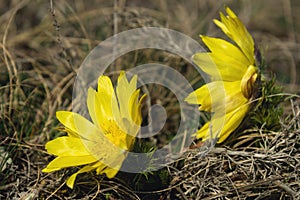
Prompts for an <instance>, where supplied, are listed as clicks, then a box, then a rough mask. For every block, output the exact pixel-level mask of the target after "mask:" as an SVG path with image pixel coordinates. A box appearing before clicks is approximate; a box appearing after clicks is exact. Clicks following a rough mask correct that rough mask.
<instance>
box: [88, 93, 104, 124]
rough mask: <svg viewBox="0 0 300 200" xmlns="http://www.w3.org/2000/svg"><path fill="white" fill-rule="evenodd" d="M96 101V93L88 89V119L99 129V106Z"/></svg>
mask: <svg viewBox="0 0 300 200" xmlns="http://www.w3.org/2000/svg"><path fill="white" fill-rule="evenodd" d="M97 100H98V99H97V98H96V91H95V90H94V89H92V88H89V89H88V96H87V107H88V111H89V114H90V117H91V119H92V121H93V122H94V124H95V125H96V126H97V127H98V128H100V127H101V126H100V121H99V119H100V117H99V115H100V114H101V106H100V104H99V102H98V101H97Z"/></svg>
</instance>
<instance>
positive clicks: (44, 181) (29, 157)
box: [0, 0, 300, 199]
mask: <svg viewBox="0 0 300 200" xmlns="http://www.w3.org/2000/svg"><path fill="white" fill-rule="evenodd" d="M51 2H52V1H50V0H49V1H41V0H21V1H8V0H6V1H4V3H2V4H1V5H0V38H1V42H0V48H1V49H2V51H1V53H0V58H1V61H0V142H1V146H0V156H2V157H3V158H4V159H2V160H0V182H1V184H0V199H159V198H160V199H196V198H198V199H205V198H206V199H280V198H281V199H293V198H294V199H297V198H299V192H300V191H299V188H300V183H299V169H300V168H299V167H300V164H299V161H300V158H299V153H300V152H299V151H300V147H299V134H300V133H299V128H300V126H299V123H300V121H299V97H295V98H292V99H291V101H290V102H291V104H289V100H287V101H286V102H285V104H284V105H285V106H284V108H285V109H284V115H283V116H282V118H281V122H282V123H281V127H280V128H279V129H277V130H276V131H274V130H268V129H266V128H264V127H263V126H261V127H255V126H253V127H252V128H251V129H246V130H241V132H240V133H244V134H241V135H240V136H239V137H240V138H239V139H238V141H240V143H238V144H235V145H234V144H233V143H231V144H230V143H228V146H222V147H217V148H215V149H213V151H211V152H210V153H209V154H207V156H206V157H204V158H201V157H199V155H198V153H199V152H198V151H199V150H191V151H189V152H187V153H186V154H185V155H184V156H183V158H182V159H181V160H180V161H178V162H176V163H174V165H172V166H169V168H168V169H163V170H161V171H159V172H155V173H154V174H153V175H151V174H149V175H148V176H149V177H148V180H147V179H146V178H145V176H144V175H132V174H126V173H119V174H118V176H117V177H116V178H115V179H112V180H109V179H106V178H105V177H102V176H96V175H95V174H93V173H89V174H85V175H82V176H79V177H78V180H77V186H76V188H75V189H74V190H70V189H68V188H67V187H66V186H65V185H64V181H65V179H66V177H68V176H69V175H70V174H71V173H72V171H74V169H70V170H61V171H59V172H56V173H51V174H45V173H42V172H41V169H42V168H44V167H45V166H46V165H47V163H48V162H49V161H50V160H51V159H52V158H53V157H52V156H51V155H48V154H47V153H46V151H45V150H44V144H45V143H46V142H47V141H49V140H50V139H52V138H54V137H57V136H59V135H61V134H62V133H61V132H60V131H59V125H58V122H57V120H56V119H55V112H56V111H57V110H71V100H72V85H73V83H74V78H75V76H76V71H77V69H78V68H79V67H80V65H81V63H82V61H83V60H84V58H85V57H86V56H87V55H88V53H89V52H90V51H91V50H92V49H93V48H94V47H95V46H96V45H97V44H98V43H99V42H100V41H103V40H105V39H106V38H108V37H110V36H112V35H113V34H115V33H118V32H121V31H125V30H129V29H131V28H136V27H143V26H159V27H168V28H171V29H175V30H178V31H180V32H182V33H185V34H187V35H189V36H191V37H192V38H194V39H196V40H198V41H200V40H199V39H198V35H199V34H200V33H201V34H208V35H213V36H217V35H221V33H220V31H219V30H218V29H217V28H216V27H215V26H214V25H213V24H212V19H213V18H217V17H218V11H219V10H221V9H222V6H223V4H224V3H225V4H227V5H230V6H231V7H232V8H233V9H234V10H235V11H236V12H237V13H239V16H240V17H241V18H242V20H243V22H245V24H246V26H247V27H248V28H249V29H250V31H251V33H253V35H254V38H255V40H256V43H257V44H258V45H259V47H260V48H261V49H263V53H264V56H265V58H266V62H267V63H268V65H269V67H268V68H267V69H268V70H267V72H266V73H268V72H270V71H273V72H275V74H276V75H277V82H278V84H280V85H283V86H284V89H285V92H289V93H294V94H299V92H300V89H299V88H300V87H299V85H300V78H299V73H298V71H299V70H300V67H299V66H300V54H299V47H300V46H299V45H300V43H299V38H300V34H299V32H300V30H299V29H300V24H299V23H300V16H299V12H298V10H299V8H300V3H299V2H298V1H293V0H276V1H275V2H274V1H271V0H265V1H258V0H256V1H251V2H250V1H249V2H248V1H228V0H227V1H210V0H205V1H202V0H191V1H188V2H186V1H180V0H178V1H173V0H166V1H159V0H153V1H137V0H127V1H126V0H116V1H115V2H114V1H105V0H93V1H89V3H86V2H85V1H83V0H77V1H53V2H52V3H53V4H51ZM270 5H272V6H270ZM274 13H276V14H274ZM137 58H139V59H137ZM162 58H163V59H162ZM149 62H161V63H163V64H166V65H170V66H176V69H178V70H180V71H181V72H182V73H183V75H184V76H185V77H186V78H187V79H188V80H189V81H191V82H192V83H197V82H199V79H198V78H197V77H195V76H194V74H195V73H194V70H193V69H192V67H191V66H190V65H189V64H188V63H187V62H186V61H184V60H183V59H182V58H179V57H178V56H174V55H170V54H168V53H166V52H156V51H150V50H145V51H136V52H132V53H131V54H130V55H125V56H124V57H122V58H120V59H119V60H117V61H116V62H115V64H114V65H112V66H111V67H110V68H109V71H114V70H120V69H125V68H132V67H134V66H136V65H138V64H142V63H149ZM109 71H108V72H107V73H108V74H109ZM155 90H156V88H155V87H149V91H150V92H151V93H153V94H152V96H151V97H152V100H153V101H154V102H156V101H160V102H161V103H162V105H165V106H167V109H168V112H169V113H170V114H172V113H176V109H178V105H177V104H176V101H175V100H174V98H175V97H174V95H173V96H172V94H171V93H170V92H168V91H165V90H161V93H160V95H158V94H157V93H155ZM176 106H177V107H176ZM145 118H146V114H145ZM176 120H178V118H177V119H176V117H175V119H174V120H173V121H169V122H168V124H167V126H165V130H164V133H168V132H172V131H173V130H175V129H176V126H174V124H176ZM249 138H250V139H249ZM164 140H165V139H164V137H163V136H160V137H157V138H155V139H154V140H153V141H151V142H153V143H154V144H155V145H156V144H159V145H163V144H164V143H165V141H164ZM246 140H247V142H245V141H246ZM249 140H250V142H249ZM245 144H247V146H245ZM250 144H251V145H252V146H251V145H250ZM258 144H259V145H261V146H259V145H258ZM249 145H250V146H249ZM250 147H251V148H250ZM4 166H6V168H4Z"/></svg>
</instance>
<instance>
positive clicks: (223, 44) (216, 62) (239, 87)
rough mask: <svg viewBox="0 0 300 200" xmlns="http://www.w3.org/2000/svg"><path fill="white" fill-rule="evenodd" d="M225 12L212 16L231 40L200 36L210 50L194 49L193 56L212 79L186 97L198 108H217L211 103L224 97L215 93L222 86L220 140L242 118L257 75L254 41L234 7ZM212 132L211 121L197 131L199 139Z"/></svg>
mask: <svg viewBox="0 0 300 200" xmlns="http://www.w3.org/2000/svg"><path fill="white" fill-rule="evenodd" d="M226 12H227V14H228V15H227V16H225V15H224V14H223V13H220V18H221V21H219V20H214V22H215V24H216V25H217V26H218V27H219V28H221V30H222V31H223V32H224V33H225V34H226V35H227V36H228V37H229V38H230V39H231V40H232V41H233V43H231V42H228V41H226V40H223V39H220V38H213V37H208V36H201V38H202V41H203V42H204V43H205V45H206V46H207V47H208V48H209V50H210V52H208V53H196V54H195V55H194V56H193V60H194V62H195V63H196V64H197V65H198V66H199V67H200V68H201V70H203V71H204V72H205V73H207V74H208V75H209V76H210V78H211V80H212V82H210V83H208V84H206V85H204V86H202V87H201V88H199V89H197V90H196V91H194V92H193V93H191V94H190V95H189V96H188V97H187V98H186V101H187V102H188V103H191V104H200V107H199V109H200V110H203V111H207V112H218V107H217V106H216V108H214V110H212V109H213V108H212V100H213V101H217V102H215V104H214V105H218V101H221V100H224V99H221V98H218V97H221V96H222V95H221V94H223V93H222V92H224V91H223V90H222V89H220V88H224V89H225V114H226V115H225V124H224V127H223V129H222V130H221V132H220V133H219V135H218V136H217V137H218V138H219V139H218V143H221V142H223V141H224V140H225V139H226V138H227V137H228V136H229V135H230V133H231V132H232V131H234V130H235V129H236V128H237V127H238V126H239V125H240V123H241V122H242V120H243V118H244V116H245V115H246V113H247V111H248V109H249V100H250V99H251V97H252V95H253V90H255V82H256V79H257V77H258V68H257V67H256V64H255V55H254V41H253V39H252V37H251V35H250V34H249V32H248V31H247V29H246V27H245V26H244V25H243V23H242V22H241V20H240V19H239V18H238V17H237V16H236V15H235V14H234V13H233V11H232V10H231V9H230V8H228V7H227V8H226ZM221 86H223V87H221ZM223 96H224V95H223ZM209 97H213V98H209ZM216 120H218V119H216ZM212 124H214V123H213V122H212ZM211 134H213V136H214V137H216V135H215V134H217V133H211V128H210V122H207V123H206V124H205V125H204V126H203V127H202V128H201V129H200V130H199V131H198V132H197V134H196V135H197V138H199V139H202V140H207V139H209V138H210V137H211Z"/></svg>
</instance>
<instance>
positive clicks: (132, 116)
mask: <svg viewBox="0 0 300 200" xmlns="http://www.w3.org/2000/svg"><path fill="white" fill-rule="evenodd" d="M136 83H137V76H134V77H133V78H132V79H131V81H130V82H128V80H127V78H126V75H125V73H124V72H121V74H120V76H119V78H118V85H117V87H116V91H114V88H113V85H112V83H111V80H110V79H109V78H108V77H107V76H100V77H99V79H98V90H97V91H95V90H94V89H92V88H89V90H88V96H87V107H88V111H89V114H90V117H91V119H92V122H93V123H92V122H90V121H89V120H87V119H85V118H84V117H82V116H81V115H79V114H77V113H73V112H68V111H58V112H57V113H56V116H57V119H58V120H59V121H60V122H61V123H62V124H63V125H64V126H65V130H66V132H67V133H68V135H67V136H63V137H58V138H56V139H54V140H52V141H49V142H48V143H47V144H46V149H47V151H48V152H49V153H51V154H53V155H55V156H57V157H56V158H55V159H54V160H52V161H51V162H50V163H49V164H48V166H47V167H46V168H45V169H43V172H52V171H56V170H60V169H62V168H66V167H72V166H81V165H84V166H83V167H82V168H81V169H80V170H79V171H77V172H76V173H75V174H73V175H72V176H71V177H69V178H68V180H67V185H68V186H69V187H70V188H73V185H74V182H75V179H76V176H77V175H78V174H80V173H84V172H89V171H92V170H96V172H97V174H104V173H105V174H106V176H107V177H108V178H113V177H114V176H115V175H116V173H117V172H118V171H119V169H120V167H121V165H122V163H123V161H124V159H125V158H126V152H127V151H128V150H130V149H131V147H132V146H133V143H134V140H135V136H136V135H137V133H138V131H139V129H140V125H141V121H142V118H141V102H142V101H143V99H144V98H145V95H143V96H142V97H141V98H140V100H139V94H140V90H139V89H137V88H136Z"/></svg>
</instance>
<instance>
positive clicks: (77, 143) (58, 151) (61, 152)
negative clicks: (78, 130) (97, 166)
mask: <svg viewBox="0 0 300 200" xmlns="http://www.w3.org/2000/svg"><path fill="white" fill-rule="evenodd" d="M46 150H47V151H48V152H49V153H51V154H53V155H56V156H85V155H89V154H90V153H89V152H88V151H87V150H86V148H85V146H84V145H83V144H82V141H81V139H79V138H75V137H68V136H64V137H59V138H56V139H54V140H51V141H49V142H47V144H46Z"/></svg>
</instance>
